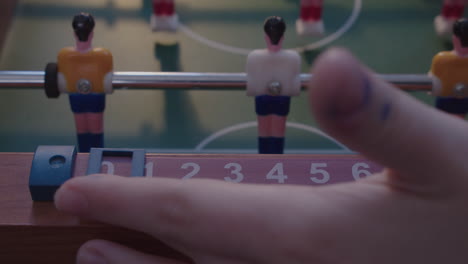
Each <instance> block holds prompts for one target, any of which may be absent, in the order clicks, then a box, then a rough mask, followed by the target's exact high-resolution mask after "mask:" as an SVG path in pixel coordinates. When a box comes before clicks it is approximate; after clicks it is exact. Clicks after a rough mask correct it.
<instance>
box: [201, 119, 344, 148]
mask: <svg viewBox="0 0 468 264" xmlns="http://www.w3.org/2000/svg"><path fill="white" fill-rule="evenodd" d="M286 126H287V127H292V128H297V129H301V130H305V131H308V132H310V133H312V134H316V135H319V136H322V137H324V138H326V139H328V140H330V141H332V142H333V143H335V144H336V145H338V146H340V147H341V148H342V149H343V150H345V151H347V152H352V151H351V150H350V149H349V148H348V147H346V146H345V145H343V144H341V143H340V142H338V141H337V140H336V139H334V138H332V137H330V136H329V135H327V134H326V133H325V132H323V131H321V130H320V129H318V128H315V127H311V126H307V125H304V124H299V123H293V122H286ZM252 127H257V121H251V122H246V123H240V124H237V125H233V126H230V127H227V128H224V129H221V130H219V131H217V132H215V133H213V134H211V135H210V136H209V137H207V138H205V139H204V140H203V141H202V142H200V143H199V144H198V145H197V146H196V147H195V152H200V151H202V150H203V149H204V148H205V147H206V146H207V145H208V144H210V143H211V142H213V141H214V140H216V139H217V138H220V137H222V136H225V135H227V134H230V133H232V132H236V131H239V130H243V129H247V128H252Z"/></svg>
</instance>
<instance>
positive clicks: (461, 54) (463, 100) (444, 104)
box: [430, 19, 468, 117]
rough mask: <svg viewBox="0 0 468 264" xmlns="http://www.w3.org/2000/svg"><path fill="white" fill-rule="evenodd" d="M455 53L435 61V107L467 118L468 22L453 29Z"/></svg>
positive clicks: (440, 55)
mask: <svg viewBox="0 0 468 264" xmlns="http://www.w3.org/2000/svg"><path fill="white" fill-rule="evenodd" d="M452 41H453V47H454V50H452V51H443V52H440V53H438V54H437V55H436V56H434V58H433V60H432V67H431V72H430V74H431V76H432V77H433V94H434V95H435V96H437V99H436V107H437V108H438V109H440V110H442V111H445V112H448V113H451V114H454V115H457V116H461V117H464V116H465V115H466V114H467V113H468V19H460V20H457V21H456V22H455V24H454V26H453V37H452Z"/></svg>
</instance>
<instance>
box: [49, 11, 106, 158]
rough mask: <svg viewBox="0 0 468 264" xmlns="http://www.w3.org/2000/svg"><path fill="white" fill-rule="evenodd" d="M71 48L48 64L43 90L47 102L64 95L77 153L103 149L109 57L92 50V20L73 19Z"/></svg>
mask: <svg viewBox="0 0 468 264" xmlns="http://www.w3.org/2000/svg"><path fill="white" fill-rule="evenodd" d="M72 25H73V30H74V32H75V40H76V46H75V47H67V48H63V49H62V50H61V51H60V52H59V54H58V62H57V64H55V63H49V64H48V65H47V68H46V74H45V90H46V94H47V96H48V97H49V98H56V97H58V96H59V95H60V93H68V94H69V99H70V106H71V109H72V112H73V113H74V117H75V124H76V131H77V134H78V149H79V151H80V152H89V150H90V148H92V147H97V148H102V147H103V145H104V125H103V114H104V108H105V100H106V95H105V94H106V93H112V71H113V62H112V54H111V53H110V52H109V51H108V50H106V49H103V48H93V47H92V40H93V34H94V33H93V29H94V18H93V17H92V16H91V15H90V14H86V13H81V14H79V15H76V16H75V17H74V19H73V23H72Z"/></svg>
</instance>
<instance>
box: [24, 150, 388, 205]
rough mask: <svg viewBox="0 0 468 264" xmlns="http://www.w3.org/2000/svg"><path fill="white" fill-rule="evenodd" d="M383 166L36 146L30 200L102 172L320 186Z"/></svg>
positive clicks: (327, 158)
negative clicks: (65, 184)
mask: <svg viewBox="0 0 468 264" xmlns="http://www.w3.org/2000/svg"><path fill="white" fill-rule="evenodd" d="M382 168H383V167H382V166H380V165H378V164H376V163H374V162H371V161H368V160H366V159H365V158H363V157H362V156H359V155H353V154H349V155H330V154H327V155H319V154H311V155H304V154H301V155H291V154H287V155H285V154H279V155H271V154H268V155H265V154H263V155H260V154H245V155H243V154H224V155H219V154H146V153H145V151H144V150H129V149H92V150H91V153H90V154H86V153H80V154H78V155H77V154H76V150H75V147H66V146H60V147H52V146H51V147H49V146H41V147H39V148H38V149H37V150H36V152H35V154H34V159H33V162H32V166H31V174H30V181H29V182H30V191H31V197H32V199H33V200H34V201H52V200H53V195H54V193H55V191H56V190H57V189H58V188H59V187H60V185H61V184H63V183H64V182H65V181H67V180H68V179H70V178H72V177H82V176H86V175H89V174H94V173H106V174H112V175H121V176H129V177H153V178H156V177H163V178H174V179H182V180H190V179H216V180H222V181H226V182H233V183H253V184H297V185H324V184H333V183H340V182H350V181H355V180H359V179H361V178H364V177H368V176H370V175H371V174H373V173H376V172H380V171H381V170H382Z"/></svg>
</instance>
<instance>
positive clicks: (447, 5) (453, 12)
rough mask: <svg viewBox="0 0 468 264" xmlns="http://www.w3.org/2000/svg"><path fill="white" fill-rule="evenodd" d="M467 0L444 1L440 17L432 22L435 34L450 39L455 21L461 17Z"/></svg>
mask: <svg viewBox="0 0 468 264" xmlns="http://www.w3.org/2000/svg"><path fill="white" fill-rule="evenodd" d="M466 3H467V0H444V2H443V6H442V10H441V13H440V15H438V16H436V18H435V20H434V27H435V31H436V33H437V34H438V35H439V36H441V37H450V36H451V34H452V27H453V24H454V23H455V21H457V20H458V19H460V18H462V17H463V13H464V10H465V5H466Z"/></svg>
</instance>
